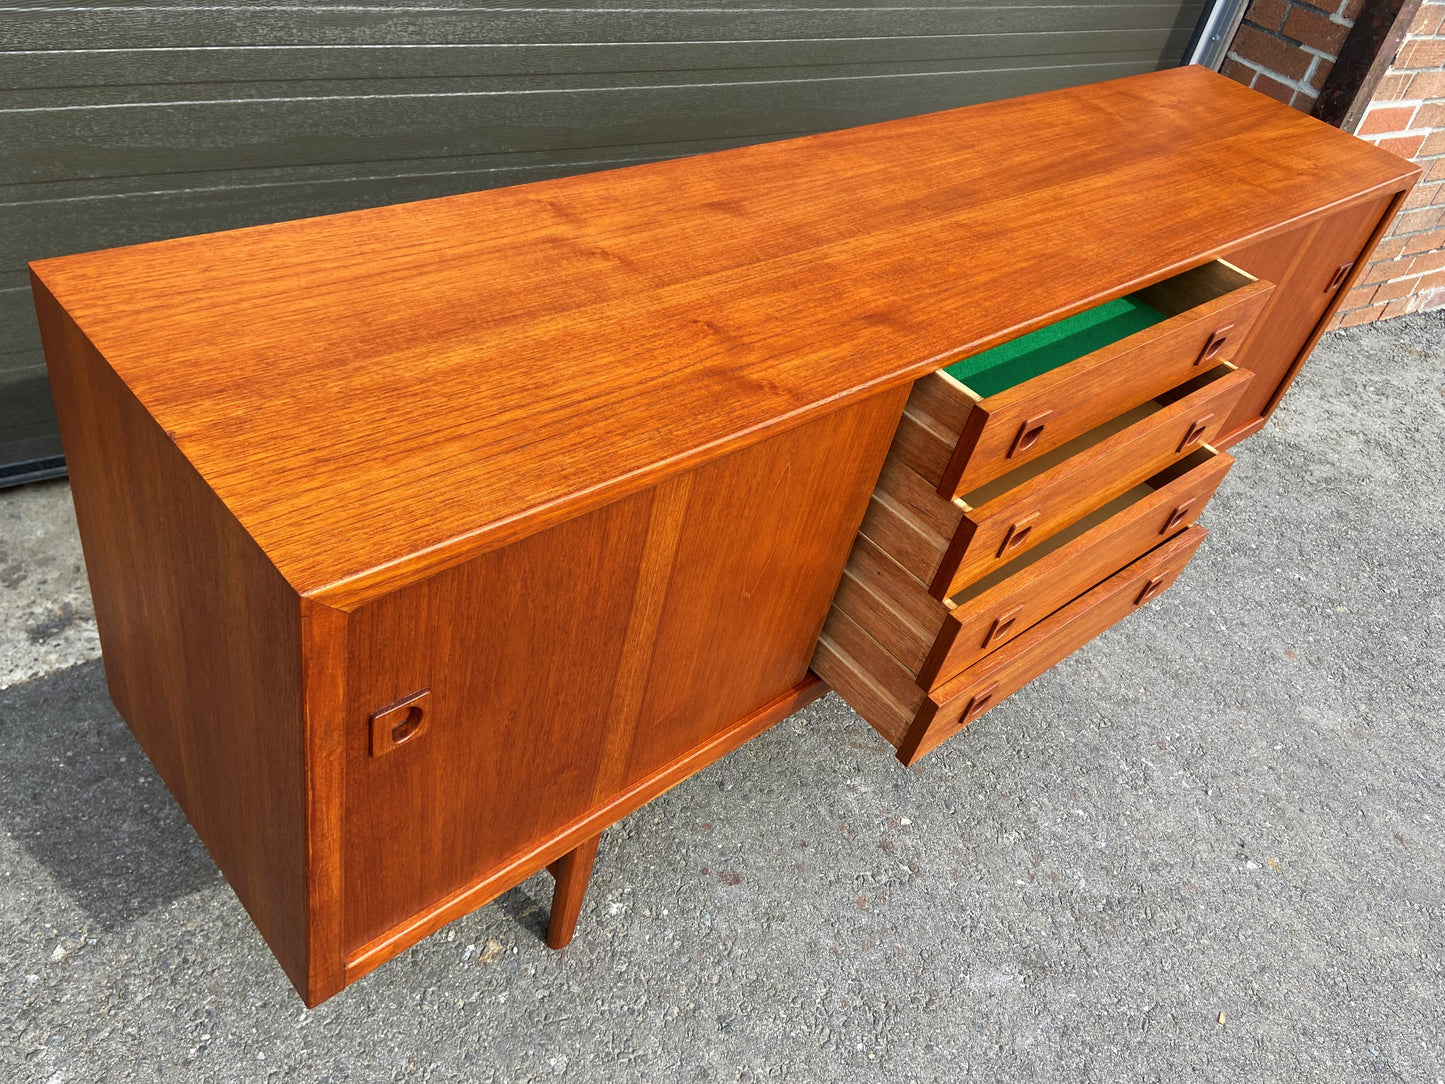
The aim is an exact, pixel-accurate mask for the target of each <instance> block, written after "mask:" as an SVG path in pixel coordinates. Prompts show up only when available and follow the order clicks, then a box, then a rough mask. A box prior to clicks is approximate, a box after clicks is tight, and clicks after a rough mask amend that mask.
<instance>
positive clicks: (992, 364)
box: [943, 260, 1254, 399]
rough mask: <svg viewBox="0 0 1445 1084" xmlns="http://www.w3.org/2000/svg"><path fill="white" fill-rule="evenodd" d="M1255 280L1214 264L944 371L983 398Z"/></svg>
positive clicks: (1185, 273)
mask: <svg viewBox="0 0 1445 1084" xmlns="http://www.w3.org/2000/svg"><path fill="white" fill-rule="evenodd" d="M1253 281H1254V279H1253V278H1252V277H1251V276H1250V275H1247V274H1246V273H1245V272H1243V271H1241V270H1239V269H1238V268H1237V267H1234V266H1232V265H1230V264H1228V263H1225V262H1224V261H1223V260H1214V261H1212V262H1210V263H1207V264H1205V265H1204V266H1202V267H1196V268H1194V269H1192V270H1190V271H1186V272H1184V273H1183V274H1180V275H1175V276H1174V277H1173V278H1169V279H1166V280H1164V281H1163V282H1159V283H1156V284H1155V285H1153V286H1149V287H1146V288H1145V289H1143V290H1138V291H1136V292H1134V293H1132V294H1128V295H1127V296H1125V297H1119V298H1115V299H1114V300H1113V301H1106V302H1104V304H1102V305H1095V306H1094V307H1093V308H1090V309H1085V310H1084V311H1083V312H1078V313H1075V314H1074V315H1073V316H1069V317H1066V318H1065V319H1063V320H1059V321H1057V322H1055V323H1052V324H1048V325H1046V326H1044V327H1041V328H1038V329H1037V330H1035V331H1031V332H1029V333H1028V334H1026V335H1020V336H1019V337H1018V338H1017V339H1010V340H1009V341H1008V342H1006V343H1000V344H999V345H998V346H995V347H991V348H990V349H988V350H984V351H981V352H980V353H977V354H974V355H972V356H971V357H967V358H963V359H961V360H959V361H955V362H954V363H953V364H952V365H949V366H947V367H946V368H945V369H944V370H943V371H944V372H946V373H947V374H948V375H949V376H951V377H953V378H954V379H955V380H957V381H958V382H959V383H960V384H963V385H965V386H966V387H967V388H968V389H969V390H970V391H972V392H973V393H974V394H975V395H977V396H979V397H980V398H985V399H986V398H988V397H989V396H991V395H997V394H999V393H1000V392H1004V391H1007V390H1008V389H1009V388H1012V387H1015V386H1016V385H1018V384H1022V383H1023V382H1024V381H1026V380H1032V379H1033V378H1034V377H1036V376H1040V375H1042V374H1043V373H1047V372H1050V371H1052V370H1054V369H1057V368H1059V366H1061V365H1067V364H1068V363H1069V362H1071V361H1076V360H1077V359H1079V358H1081V357H1083V356H1084V355H1085V354H1092V353H1093V352H1094V351H1095V350H1099V349H1101V348H1103V347H1105V346H1108V345H1109V344H1111V343H1116V342H1119V341H1120V340H1122V339H1127V338H1128V337H1129V336H1130V335H1134V334H1136V333H1137V332H1140V331H1143V330H1145V329H1146V328H1150V327H1153V326H1154V325H1155V324H1159V323H1162V322H1163V321H1165V320H1168V319H1169V318H1170V317H1173V316H1177V315H1179V314H1180V313H1181V312H1187V311H1188V310H1189V309H1192V308H1196V307H1198V306H1199V305H1203V304H1205V303H1206V302H1208V301H1212V300H1214V299H1215V298H1217V297H1222V296H1223V295H1224V294H1227V293H1229V292H1230V291H1232V290H1237V289H1239V288H1240V287H1242V286H1245V285H1248V284H1249V283H1251V282H1253Z"/></svg>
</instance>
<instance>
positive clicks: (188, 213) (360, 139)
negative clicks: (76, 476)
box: [0, 0, 1203, 464]
mask: <svg viewBox="0 0 1445 1084" xmlns="http://www.w3.org/2000/svg"><path fill="white" fill-rule="evenodd" d="M1202 7H1203V4H1202V3H1201V2H1185V0H1156V2H1142V3H1133V4H1128V3H1097V4H1095V3H1081V2H1078V0H1030V2H1027V3H1025V2H1015V3H979V2H976V0H956V2H954V3H949V4H940V5H936V6H926V5H924V4H922V3H919V2H918V0H895V2H887V0H881V2H880V0H873V2H867V0H865V2H862V3H854V4H852V5H850V6H844V5H841V4H839V3H838V2H837V0H790V2H789V3H788V4H787V5H786V6H783V5H772V6H767V5H763V4H759V5H758V6H756V7H741V6H739V7H728V6H724V5H722V4H719V3H717V0H712V6H701V5H699V6H697V7H696V8H688V7H685V6H681V5H678V4H677V3H676V0H628V2H627V4H626V5H625V6H624V5H620V4H618V5H614V6H609V5H607V4H604V3H601V2H597V0H593V2H587V0H544V2H541V3H537V2H530V3H527V4H526V6H522V5H521V4H518V3H517V2H516V0H498V2H495V3H477V2H476V0H450V2H447V3H444V4H442V3H436V4H428V3H426V2H425V0H421V2H418V0H405V2H404V3H399V2H396V0H348V2H347V3H345V4H344V5H343V4H334V5H331V4H328V5H326V6H322V5H315V6H307V5H304V4H300V3H297V2H296V0H274V2H272V0H240V2H233V3H230V4H225V3H224V0H223V3H220V4H215V5H206V4H197V3H194V0H183V2H178V0H145V2H144V3H137V2H136V0H89V2H87V3H84V6H81V5H79V4H77V5H73V6H62V5H59V4H56V5H53V6H49V7H43V6H41V5H40V4H38V3H33V2H29V0H27V2H23V3H20V2H13V0H0V148H3V149H4V152H5V153H3V154H0V464H3V463H4V462H6V461H9V460H14V459H20V458H26V457H27V456H31V455H34V456H42V455H48V454H51V453H52V452H53V451H54V450H55V437H54V418H53V413H52V412H51V409H50V406H49V402H48V397H47V394H46V386H45V380H44V372H43V369H42V368H41V357H40V353H39V342H38V334H37V331H36V328H35V322H34V315H33V312H32V310H31V303H30V298H29V288H28V281H27V279H26V276H25V273H24V265H25V262H26V261H28V260H32V259H37V258H42V257H45V256H53V255H60V254H63V253H67V252H78V251H84V250H88V249H95V248H106V247H110V246H114V245H124V244H134V243H137V242H142V241H148V240H155V239H160V238H165V237H176V236H182V235H186V234H194V233H203V232H207V231H211V230H220V229H230V228H234V227H238V226H246V225H252V224H257V223H262V222H274V221H280V220H284V219H288V218H297V217H303V216H307V215H317V214H326V213H331V212H335V211H341V210H349V209H353V208H359V207H368V206H376V205H380V204H386V203H396V202H402V201H406V200H416V199H426V198H431V197H435V196H444V195H450V194H453V193H457V192H467V191H475V190H478V189H484V188H494V187H498V186H501V185H507V184H518V183H523V182H526V181H532V180H540V179H544V178H548V177H556V176H562V175H567V174H574V173H582V172H589V171H593V170H598V169H607V168H613V167H616V166H622V165H628V164H632V163H637V162H646V161H655V160H658V159H662V158H671V157H676V156H679V155H684V154H696V153H702V152H705V151H710V150H718V149H722V148H725V147H731V146H737V145H739V144H745V143H755V142H760V141H763V140H769V139H781V138H786V137H789V136H794V135H801V134H805V133H807V132H811V131H819V130H824V129H830V128H839V127H847V126H850V125H855V124H863V123H867V122H870V121H875V120H884V119H888V118H890V117H896V116H906V115H909V114H914V113H922V112H928V111H930V110H934V109H946V108H952V107H955V106H960V105H967V104H970V103H973V102H978V101H987V100H992V99H997V98H1002V97H1008V96H1011V95H1016V94H1024V93H1029V92H1032V91H1039V90H1047V89H1052V88H1055V87H1063V86H1071V85H1077V84H1081V83H1090V82H1096V81H1099V80H1103V79H1109V78H1113V77H1116V76H1120V75H1128V74H1134V73H1137V72H1144V71H1151V70H1154V69H1156V68H1160V67H1168V66H1172V65H1173V64H1176V63H1178V61H1179V58H1180V56H1181V55H1182V53H1183V50H1184V48H1185V45H1186V43H1187V41H1188V39H1189V37H1190V34H1191V31H1192V29H1193V27H1194V24H1195V22H1196V21H1197V19H1198V17H1199V13H1200V11H1201V9H1202Z"/></svg>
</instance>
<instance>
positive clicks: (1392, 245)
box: [1370, 237, 1405, 263]
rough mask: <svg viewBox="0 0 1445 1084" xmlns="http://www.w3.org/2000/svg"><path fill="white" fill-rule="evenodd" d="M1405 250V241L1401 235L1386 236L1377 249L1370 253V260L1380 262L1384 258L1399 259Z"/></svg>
mask: <svg viewBox="0 0 1445 1084" xmlns="http://www.w3.org/2000/svg"><path fill="white" fill-rule="evenodd" d="M1404 251H1405V242H1404V240H1403V239H1401V238H1399V237H1386V238H1385V239H1384V240H1383V241H1381V242H1380V243H1379V244H1378V245H1376V246H1375V251H1374V252H1372V253H1370V262H1371V263H1379V262H1381V261H1383V260H1395V259H1399V257H1400V254H1401V253H1402V252H1404Z"/></svg>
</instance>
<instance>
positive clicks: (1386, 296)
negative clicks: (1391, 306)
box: [1374, 279, 1420, 301]
mask: <svg viewBox="0 0 1445 1084" xmlns="http://www.w3.org/2000/svg"><path fill="white" fill-rule="evenodd" d="M1419 282H1420V280H1419V279H1400V280H1399V281H1398V282H1387V283H1385V284H1384V285H1383V286H1376V287H1375V296H1374V300H1375V301H1394V300H1395V299H1396V298H1397V297H1409V296H1410V295H1411V294H1413V293H1414V292H1415V287H1416V286H1417V285H1418V284H1419Z"/></svg>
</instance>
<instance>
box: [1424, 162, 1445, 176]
mask: <svg viewBox="0 0 1445 1084" xmlns="http://www.w3.org/2000/svg"><path fill="white" fill-rule="evenodd" d="M1420 180H1422V181H1445V158H1434V159H1432V160H1431V166H1430V168H1429V169H1427V170H1426V171H1425V176H1423V177H1421V178H1420Z"/></svg>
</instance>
